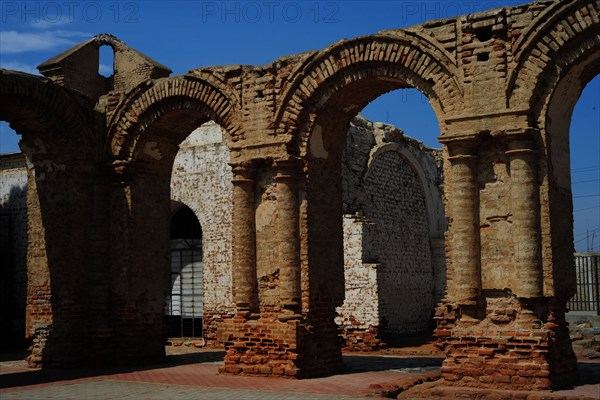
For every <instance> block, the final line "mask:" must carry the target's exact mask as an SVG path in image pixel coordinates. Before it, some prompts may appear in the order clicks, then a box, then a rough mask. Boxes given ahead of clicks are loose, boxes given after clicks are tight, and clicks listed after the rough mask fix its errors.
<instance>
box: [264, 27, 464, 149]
mask: <svg viewBox="0 0 600 400" xmlns="http://www.w3.org/2000/svg"><path fill="white" fill-rule="evenodd" d="M458 77H459V72H458V68H457V64H456V60H455V59H454V58H453V57H452V56H451V54H450V53H448V52H447V51H446V50H445V49H443V48H442V47H441V46H440V45H439V43H437V42H435V40H434V39H433V38H431V37H429V36H427V35H425V34H422V33H419V32H411V31H390V32H387V33H383V34H379V35H376V36H366V37H360V38H356V39H352V40H347V41H342V42H339V43H336V44H334V45H332V46H330V47H328V48H326V49H324V50H323V51H321V52H318V53H316V54H315V55H313V56H312V57H309V59H308V60H307V61H306V62H305V63H304V65H303V66H302V67H300V68H298V69H297V70H296V71H295V73H294V75H293V76H292V77H291V78H290V79H289V83H287V85H285V84H284V86H287V89H286V90H285V91H284V93H283V95H282V98H283V100H282V103H281V105H280V107H279V109H278V112H277V114H276V116H275V129H276V133H277V134H282V135H285V134H289V135H291V136H292V137H291V139H292V141H293V142H296V143H299V147H300V150H299V151H300V153H303V152H304V151H305V147H306V142H307V139H308V137H307V136H308V133H307V132H310V131H311V130H312V128H311V124H312V123H314V120H315V114H316V113H317V112H318V110H319V109H321V108H322V107H324V106H325V105H326V103H328V102H329V101H330V100H331V99H333V98H334V97H335V96H338V97H343V98H345V100H343V102H345V103H346V104H345V105H346V110H344V111H345V112H348V114H349V115H350V114H355V113H356V112H358V111H359V110H360V109H361V108H362V107H364V106H365V105H366V104H367V103H368V102H370V101H371V100H373V99H375V98H376V97H378V96H380V95H382V94H384V93H387V92H389V91H392V90H395V89H399V88H408V87H414V88H416V89H418V90H420V91H421V92H422V93H424V94H425V95H426V96H427V97H428V98H429V101H430V104H431V106H432V107H433V109H434V112H435V113H436V115H437V116H438V120H439V121H440V123H443V121H444V118H443V116H444V115H446V114H449V113H451V112H453V111H456V110H458V109H461V108H462V102H461V100H458V99H462V96H463V91H462V88H461V86H460V84H459V83H458V81H457V78H458ZM351 100H354V102H355V103H354V104H352V105H351V104H349V103H348V102H349V101H351ZM356 103H358V104H356ZM338 105H339V104H338ZM342 107H343V106H342ZM351 116H353V115H351ZM301 135H303V136H302V137H300V136H301Z"/></svg>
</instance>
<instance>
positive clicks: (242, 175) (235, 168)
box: [229, 160, 258, 185]
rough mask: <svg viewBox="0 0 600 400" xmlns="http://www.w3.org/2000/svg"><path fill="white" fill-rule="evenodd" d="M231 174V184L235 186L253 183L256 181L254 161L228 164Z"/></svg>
mask: <svg viewBox="0 0 600 400" xmlns="http://www.w3.org/2000/svg"><path fill="white" fill-rule="evenodd" d="M229 165H230V166H231V170H232V172H233V179H232V182H233V183H234V185H235V184H244V183H251V182H252V183H253V182H254V181H255V179H256V171H257V169H258V168H257V165H256V162H255V161H254V160H249V161H243V162H240V163H230V164H229Z"/></svg>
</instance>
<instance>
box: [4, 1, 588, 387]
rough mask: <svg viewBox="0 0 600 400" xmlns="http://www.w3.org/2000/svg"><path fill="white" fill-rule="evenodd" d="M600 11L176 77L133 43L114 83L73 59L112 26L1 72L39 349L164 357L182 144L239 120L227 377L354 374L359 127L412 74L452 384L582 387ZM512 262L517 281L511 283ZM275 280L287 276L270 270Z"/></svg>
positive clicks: (528, 9) (42, 356) (546, 7)
mask: <svg viewBox="0 0 600 400" xmlns="http://www.w3.org/2000/svg"><path fill="white" fill-rule="evenodd" d="M599 9H600V3H599V2H598V1H592V0H569V1H562V0H552V1H550V0H548V1H546V0H544V1H537V2H534V3H531V4H525V5H522V6H516V7H511V8H504V9H498V10H491V11H488V12H482V13H477V14H473V15H467V16H460V17H457V18H451V19H447V20H443V21H431V22H427V23H425V24H422V25H420V26H415V27H411V28H407V29H401V30H390V31H386V32H380V33H378V34H375V35H371V36H365V37H361V38H355V39H349V40H343V41H340V42H338V43H336V44H333V45H331V46H330V47H328V48H325V49H323V50H321V51H314V52H308V53H304V54H300V55H297V56H291V57H284V58H281V59H279V60H276V61H275V62H273V63H272V64H270V65H267V66H264V67H253V66H229V67H213V68H202V69H198V70H194V71H192V72H190V73H189V74H187V75H183V76H177V77H170V78H167V77H166V75H167V74H168V72H169V71H168V69H166V68H164V67H162V66H160V64H158V63H155V62H152V61H151V60H150V59H148V58H147V57H136V56H135V53H134V52H127V54H128V56H127V57H126V58H124V59H123V64H124V65H125V66H126V67H127V68H124V69H123V70H122V72H119V71H120V70H119V68H115V70H116V71H117V75H118V76H116V77H114V86H113V89H114V90H113V91H112V92H111V93H110V94H108V92H109V90H110V89H111V88H110V87H106V89H105V90H101V89H102V88H101V87H100V85H96V83H95V81H94V79H95V78H96V77H97V68H96V69H95V70H94V71H93V72H94V75H93V76H92V75H91V72H90V73H88V72H89V71H91V70H92V68H90V66H89V63H86V64H85V65H82V68H81V69H76V71H75V72H73V70H70V69H69V68H68V67H69V65H71V64H70V62H71V60H75V59H77V58H85V59H86V60H92V62H93V61H94V60H95V58H94V57H88V55H89V54H90V52H93V51H92V50H94V49H96V48H97V46H99V45H101V44H109V45H110V44H111V43H112V44H113V45H114V46H115V47H116V43H117V42H115V41H114V40H113V39H110V38H108V37H106V36H105V35H102V36H99V37H96V38H94V39H92V40H91V42H90V41H88V42H84V43H83V44H82V45H80V46H75V47H74V48H72V49H70V50H68V51H66V52H65V53H63V54H61V55H59V56H57V57H55V58H53V59H52V60H50V61H49V62H48V63H46V64H42V66H41V69H42V70H43V72H45V73H46V74H47V75H48V76H50V78H51V80H49V79H46V78H39V77H34V76H30V75H26V74H20V73H15V72H11V71H4V70H3V71H1V72H0V81H1V85H0V119H3V120H7V121H8V122H10V123H11V125H12V126H13V127H14V128H15V129H16V130H17V131H19V132H20V133H21V134H22V135H23V147H24V150H25V153H26V154H27V156H28V158H29V159H30V160H31V161H32V164H33V167H32V173H31V174H30V175H29V182H28V187H29V189H28V200H27V201H28V212H29V217H28V228H29V229H28V231H29V236H30V242H29V248H28V283H29V286H28V306H27V323H26V325H27V332H28V335H30V336H31V337H32V338H34V346H33V347H32V355H31V356H30V361H31V363H32V364H34V365H45V366H48V365H60V366H67V365H77V364H96V363H100V362H105V363H116V362H120V363H134V362H144V361H147V360H150V359H153V358H156V357H161V356H162V355H164V348H163V347H162V340H163V332H162V329H161V323H160V321H161V320H162V311H163V301H164V295H165V293H166V291H167V290H168V288H167V286H168V285H167V284H166V283H165V282H167V281H168V277H167V276H166V275H167V273H166V272H165V271H167V270H168V266H167V265H166V260H167V257H166V254H167V253H168V246H167V243H168V238H167V234H166V232H167V231H168V229H167V226H166V225H167V221H168V215H169V200H170V196H169V194H170V189H169V181H170V177H171V169H172V165H173V161H174V159H175V155H176V153H177V150H178V148H179V147H178V145H179V144H180V143H181V142H182V141H183V140H184V139H185V138H186V137H187V136H188V135H189V133H190V132H191V131H192V130H194V129H195V128H197V127H198V125H200V124H202V123H204V122H206V121H208V120H213V121H215V122H216V123H218V124H219V125H221V126H222V127H223V128H224V129H225V135H226V137H227V139H228V141H227V144H228V147H229V149H230V156H231V157H230V162H231V163H232V170H233V186H234V188H233V206H232V215H233V216H232V221H233V229H232V249H233V251H232V297H233V300H234V305H235V308H236V311H237V313H238V316H237V318H236V319H231V320H227V322H226V324H227V323H229V325H228V326H229V328H228V330H227V342H228V343H231V345H230V349H229V350H230V352H229V353H228V356H227V361H228V368H230V371H229V372H244V373H251V374H273V369H270V370H269V369H265V370H263V371H261V370H260V369H259V368H258V366H259V365H264V362H266V363H267V364H268V361H267V358H268V359H269V360H272V361H274V362H275V363H276V364H277V366H276V368H278V369H277V373H279V372H280V371H281V369H283V373H284V375H285V374H286V373H287V374H290V375H295V376H310V375H316V374H322V373H328V372H333V371H335V370H336V369H338V368H340V367H341V353H340V350H339V342H338V337H337V326H336V325H335V323H334V317H335V308H336V307H339V306H341V305H342V304H343V299H344V268H343V264H344V262H343V256H342V255H343V223H342V221H343V217H342V216H343V212H344V210H343V201H342V200H343V196H342V192H343V190H342V178H341V176H342V169H341V161H342V154H343V143H344V139H345V137H346V134H347V132H348V127H349V123H350V120H351V119H352V118H353V117H354V116H355V115H356V114H357V113H358V112H359V111H360V109H361V108H362V107H364V106H365V105H366V104H367V103H368V102H369V101H371V100H373V99H375V98H376V97H378V96H380V95H382V94H384V93H386V92H388V91H390V90H393V89H398V88H404V87H415V88H417V89H419V90H420V91H421V92H423V93H424V94H425V95H426V96H427V97H428V98H429V100H430V103H431V105H432V108H433V110H434V111H435V113H436V116H437V118H438V122H439V124H440V128H441V133H442V137H441V139H440V141H441V142H442V143H443V153H442V155H443V157H442V158H443V168H444V171H445V173H444V176H445V182H444V194H445V200H446V202H447V203H446V217H447V218H448V222H449V231H448V233H447V235H446V257H447V287H448V293H447V296H446V298H445V300H444V302H443V305H442V307H445V308H446V309H447V308H449V309H450V312H449V313H447V315H446V314H444V313H443V314H442V315H440V316H439V327H440V328H439V329H438V334H439V335H440V339H441V341H442V345H443V346H445V348H446V356H447V359H446V364H445V367H444V368H445V369H444V372H443V374H444V376H445V379H446V380H447V381H455V382H460V383H461V384H471V385H478V386H485V385H489V384H493V383H494V384H498V385H509V384H510V385H515V386H518V387H521V388H529V389H535V388H545V387H550V386H558V385H562V384H567V383H568V382H571V381H572V379H573V377H574V370H575V364H574V356H573V353H572V351H571V350H570V346H569V339H568V337H567V336H566V330H565V329H566V328H565V325H564V323H563V315H564V304H565V301H566V299H567V298H568V297H569V296H570V295H571V294H572V293H573V292H574V290H575V286H574V275H573V268H572V250H573V249H572V244H571V243H572V219H571V218H572V217H571V211H572V204H571V200H570V196H571V191H570V179H569V174H568V172H569V168H568V158H569V157H568V126H569V124H568V121H569V119H570V115H571V112H572V108H573V106H574V104H575V101H576V100H577V98H578V97H579V94H580V92H581V89H582V88H583V86H584V85H585V83H586V82H588V81H589V80H590V79H591V78H592V77H593V76H595V75H597V73H598V72H599V71H600V62H599V60H600V22H599V21H600V17H599V11H598V10H599ZM109 42H110V43H109ZM94 46H95V47H94ZM119 46H124V45H122V44H119ZM125 47H126V46H125ZM90 49H91V50H90ZM116 51H117V50H116ZM123 51H125V50H122V49H121V50H118V52H123ZM117 63H119V62H117ZM49 65H51V66H52V68H45V67H48V66H49ZM94 66H95V67H97V66H96V65H94ZM84 67H85V68H84ZM117 67H118V65H117ZM52 71H57V72H56V74H54V73H53V72H52ZM152 71H154V72H152ZM96 81H97V79H96ZM117 83H118V85H117ZM125 88H127V90H126V89H125ZM129 88H131V89H129ZM78 92H79V94H76V93H78ZM491 94H493V95H491ZM98 96H99V97H98ZM94 110H95V111H94ZM104 116H106V117H107V118H103V117H104ZM59 133H60V134H59ZM375 159H377V157H375ZM108 166H110V167H108ZM56 210H69V212H68V213H67V212H57V211H56ZM497 213H499V214H500V215H494V214H497ZM257 215H258V218H257ZM82 243H86V244H87V245H88V246H82V245H81V244H82ZM267 243H269V244H272V249H269V248H268V247H267V246H265V244H267ZM434 247H437V248H438V249H439V247H440V246H439V242H437V244H436V245H434ZM273 249H276V250H277V251H274V250H273ZM436 257H438V258H439V255H438V256H436ZM505 266H507V267H508V268H506V269H504V267H505ZM277 268H279V276H278V279H279V280H278V282H277V280H276V277H275V274H274V272H275V270H276V269H277ZM499 268H502V272H499V271H498V269H499ZM510 268H512V270H513V271H514V273H515V275H514V279H505V277H506V276H507V275H509V274H510V270H511V269H510ZM259 271H260V272H259ZM259 273H260V276H261V277H269V276H272V277H273V282H277V283H276V285H275V286H276V287H273V288H271V287H269V282H267V284H266V286H265V282H264V280H263V281H260V285H259V279H258V278H259V277H258V275H259ZM438 278H439V276H437V277H435V279H436V281H437V280H438ZM267 281H268V279H267ZM267 290H268V291H270V293H269V294H268V295H267V294H266V293H267ZM261 294H263V298H262V299H261ZM263 300H264V301H263ZM511 310H513V311H511ZM92 316H93V317H92ZM511 318H512V319H511ZM81 327H84V328H81ZM443 327H447V328H448V329H446V328H444V329H442V328H443ZM513 328H514V329H513ZM261 329H262V330H263V332H261ZM513 331H514V332H516V333H517V334H516V335H513V334H512V333H513ZM261 334H265V335H266V336H265V337H268V336H272V338H269V339H270V340H280V341H281V342H280V343H277V344H276V345H275V348H276V350H273V351H272V352H271V353H270V354H271V356H270V357H265V356H264V355H260V356H257V355H255V357H258V358H254V359H253V358H252V357H245V358H244V359H242V356H244V355H245V354H251V353H252V351H253V350H249V349H250V348H251V347H255V346H248V345H247V344H246V343H268V342H266V341H264V342H261V340H263V338H262V337H261V336H260V335H261ZM518 334H520V335H518ZM502 341H505V342H502ZM90 343H91V344H90ZM473 343H475V345H473ZM486 345H487V347H486ZM261 346H262V347H261ZM286 346H288V347H289V348H290V349H292V348H293V349H294V350H292V351H287V352H286V351H284V349H285V348H286ZM259 347H260V348H268V347H269V346H266V347H265V346H264V345H262V344H261V345H260V346H259ZM490 348H491V350H490ZM486 349H487V350H486ZM476 353H477V354H476ZM480 353H482V354H480ZM237 356H239V357H240V358H239V359H236V357H237ZM505 357H508V358H511V357H512V359H506V360H505V361H507V363H508V367H509V368H505V365H504V364H503V359H504V358H505ZM525 357H528V361H524V359H525ZM529 359H531V360H535V362H534V363H532V362H530V361H529ZM465 360H466V361H465ZM469 360H470V361H469ZM232 363H241V364H239V365H243V366H244V368H242V369H241V370H240V369H236V370H235V371H234V370H233V369H232V368H236V367H233V364H232ZM524 363H525V365H526V367H524V368H522V367H523V365H524ZM457 365H459V367H457ZM536 365H537V366H539V367H536ZM531 374H533V375H534V376H531ZM535 374H538V376H535ZM545 374H548V375H547V376H544V375H545ZM486 380H487V382H486ZM509 381H510V383H509Z"/></svg>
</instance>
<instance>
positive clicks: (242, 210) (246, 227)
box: [232, 163, 258, 312]
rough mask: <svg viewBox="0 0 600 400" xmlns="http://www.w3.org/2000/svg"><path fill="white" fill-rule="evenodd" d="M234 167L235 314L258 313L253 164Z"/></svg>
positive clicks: (233, 260) (233, 262) (235, 165)
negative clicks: (236, 312)
mask: <svg viewBox="0 0 600 400" xmlns="http://www.w3.org/2000/svg"><path fill="white" fill-rule="evenodd" d="M232 167H233V180H232V182H233V240H232V242H233V243H232V246H233V254H232V264H233V271H232V275H233V276H232V278H233V299H234V303H235V307H236V309H237V311H238V312H258V282H257V276H256V214H255V211H256V204H255V198H254V188H255V175H256V168H255V166H254V164H252V163H243V164H234V165H232Z"/></svg>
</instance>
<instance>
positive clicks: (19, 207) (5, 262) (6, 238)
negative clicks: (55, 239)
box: [0, 153, 27, 348]
mask: <svg viewBox="0 0 600 400" xmlns="http://www.w3.org/2000/svg"><path fill="white" fill-rule="evenodd" d="M26 262H27V169H26V165H25V157H24V156H23V155H22V154H19V153H17V154H4V155H1V156H0V264H1V266H0V307H1V308H0V309H1V311H0V326H2V330H1V331H0V338H2V344H0V347H4V346H5V345H6V346H7V348H10V347H11V346H13V345H14V344H15V343H19V342H20V341H22V340H23V339H24V337H25V334H24V331H25V305H26V297H27V265H26Z"/></svg>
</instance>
